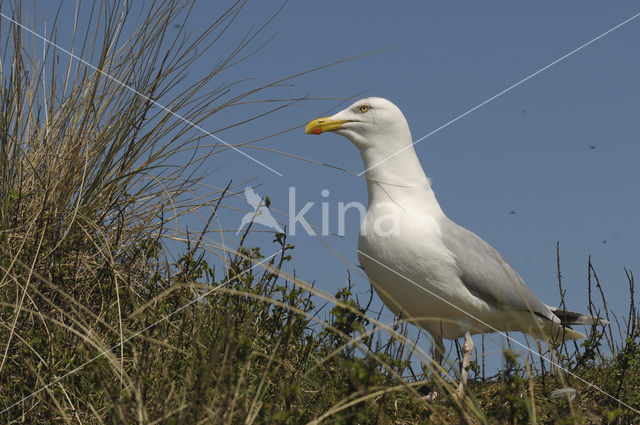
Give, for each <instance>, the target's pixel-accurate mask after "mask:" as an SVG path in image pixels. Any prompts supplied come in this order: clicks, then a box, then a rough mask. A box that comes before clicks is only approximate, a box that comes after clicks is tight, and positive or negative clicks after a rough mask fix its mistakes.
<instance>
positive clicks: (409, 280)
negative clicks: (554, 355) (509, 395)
mask: <svg viewBox="0 0 640 425" xmlns="http://www.w3.org/2000/svg"><path fill="white" fill-rule="evenodd" d="M357 251H358V254H362V255H364V256H365V257H367V258H368V259H370V260H372V261H375V262H376V263H378V264H379V265H381V266H382V267H384V268H385V269H387V270H389V271H390V272H392V273H395V274H396V275H398V276H400V277H401V278H403V279H404V280H406V281H407V282H410V283H411V284H413V285H414V286H416V287H417V288H418V289H421V290H423V291H425V292H427V293H428V294H429V295H432V296H434V297H436V298H438V299H439V300H440V301H442V302H444V303H446V304H449V305H450V306H451V307H453V308H455V309H456V310H458V311H460V312H462V313H463V314H465V315H467V316H469V317H470V318H471V319H473V320H475V321H477V322H478V323H481V324H483V325H484V326H486V327H488V328H489V329H491V330H492V331H493V332H495V333H497V334H499V335H501V336H503V337H505V338H507V339H508V340H510V341H512V342H514V343H516V344H518V345H519V346H521V347H522V348H524V349H526V350H528V351H530V352H531V353H532V354H535V355H536V356H538V357H539V358H541V359H542V360H544V361H546V362H548V363H550V364H552V365H554V366H555V367H557V368H559V369H562V370H563V371H564V372H566V373H567V374H569V375H571V376H572V377H574V378H576V379H577V380H579V381H580V382H582V383H584V384H586V385H588V386H590V387H591V388H593V389H594V390H597V391H599V392H601V393H602V394H604V395H606V396H607V397H609V398H611V399H613V400H615V401H617V402H618V403H620V404H622V405H623V406H625V407H627V408H629V409H631V410H633V411H634V412H636V413H638V414H640V410H638V409H635V408H633V407H631V406H629V405H628V404H627V403H625V402H624V401H622V400H620V399H618V398H616V397H615V396H613V395H611V394H609V393H608V392H606V391H604V390H603V389H602V388H600V387H598V386H597V385H594V384H592V383H591V382H589V381H587V380H585V379H583V378H581V377H579V376H578V375H576V374H574V373H573V372H571V371H569V370H568V369H566V368H564V367H562V366H561V365H560V364H558V363H556V362H554V361H553V360H550V359H548V358H547V357H545V356H543V355H542V354H540V353H537V352H535V351H533V350H532V349H531V348H529V347H527V346H526V345H524V344H523V343H521V342H520V341H516V340H515V339H513V338H512V337H510V336H509V335H507V334H506V333H504V332H502V331H499V330H498V329H496V328H495V327H494V326H491V325H490V324H488V323H486V322H484V321H482V320H480V319H478V318H477V317H475V316H474V315H473V314H471V313H469V312H467V311H466V310H464V309H462V308H460V307H458V306H457V305H455V304H454V303H452V302H451V301H449V300H447V299H445V298H443V297H441V296H440V295H438V294H436V293H434V292H432V291H430V290H429V289H427V288H425V287H423V286H421V285H419V284H417V283H416V282H414V281H413V280H411V279H409V278H408V277H406V276H404V275H403V274H401V273H399V272H397V271H395V270H393V269H392V268H391V267H389V266H387V265H386V264H383V263H381V262H380V261H378V260H376V259H375V258H373V257H371V256H369V255H367V254H365V253H364V252H362V251H360V250H359V249H358V250H357Z"/></svg>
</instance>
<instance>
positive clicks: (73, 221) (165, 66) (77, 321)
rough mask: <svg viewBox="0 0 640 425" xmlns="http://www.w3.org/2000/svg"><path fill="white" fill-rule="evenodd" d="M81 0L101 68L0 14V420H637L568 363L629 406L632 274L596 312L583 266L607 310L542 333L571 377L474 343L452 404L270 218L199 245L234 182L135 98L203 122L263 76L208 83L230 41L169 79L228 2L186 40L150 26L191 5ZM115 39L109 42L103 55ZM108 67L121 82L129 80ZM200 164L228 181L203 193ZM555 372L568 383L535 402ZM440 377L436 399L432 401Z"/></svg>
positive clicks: (80, 42)
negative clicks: (554, 340) (489, 361)
mask: <svg viewBox="0 0 640 425" xmlns="http://www.w3.org/2000/svg"><path fill="white" fill-rule="evenodd" d="M95 4H96V8H95V10H94V12H93V13H94V15H93V20H92V21H91V22H94V24H92V25H95V26H86V27H82V26H81V25H80V24H78V26H77V27H76V28H75V29H74V30H75V32H76V34H77V39H76V44H75V45H76V46H77V49H76V54H78V55H79V56H81V57H83V58H84V59H85V60H87V61H89V62H90V63H92V64H94V65H95V66H96V67H97V68H98V70H96V69H93V68H91V67H88V66H87V65H84V64H82V63H79V62H77V61H68V62H65V61H66V60H65V59H63V58H64V57H65V56H64V55H63V54H61V52H57V51H56V49H55V48H54V47H51V46H50V47H48V49H49V50H48V53H47V55H48V57H49V59H47V60H43V59H42V57H43V55H42V52H41V51H40V50H38V48H36V46H38V45H40V46H41V45H42V43H41V41H39V40H36V39H34V38H33V37H32V36H30V35H29V34H27V33H25V32H24V31H23V30H21V29H20V27H19V26H16V25H12V24H7V22H6V21H2V26H1V27H0V30H1V32H2V33H1V34H2V37H3V38H2V44H3V46H4V47H5V48H4V49H3V57H2V65H1V67H0V68H1V69H0V71H1V72H2V86H1V87H0V96H1V98H2V102H1V104H0V143H1V144H0V355H1V358H0V410H2V413H0V422H2V423H15V424H17V423H39V424H48V423H74V424H75V423H81V424H109V423H126V424H129V423H140V424H197V423H220V424H235V423H245V424H260V423H265V424H278V423H281V424H298V423H331V424H351V423H365V424H366V423H372V424H373V423H376V424H377V423H382V424H417V423H470V424H476V423H490V424H493V423H566V424H578V423H598V424H601V423H612V424H626V423H633V422H635V421H637V415H636V413H635V412H634V411H633V410H631V409H629V408H628V407H626V406H624V405H623V404H620V403H618V402H616V401H615V400H614V399H612V398H611V397H608V396H606V395H604V394H603V393H602V392H600V391H598V390H596V389H594V388H593V387H590V386H589V385H587V384H585V383H584V382H583V381H581V380H580V379H578V378H581V379H583V380H584V381H586V382H590V383H593V384H595V385H597V386H598V387H599V388H601V389H602V390H603V391H605V392H607V393H609V394H611V395H612V396H614V397H615V398H617V399H619V400H621V401H623V402H624V403H626V404H628V405H630V406H632V407H633V408H635V409H640V393H639V392H638V388H640V347H639V344H640V326H639V325H638V322H639V321H638V318H639V315H638V312H637V311H636V309H635V300H634V298H633V296H634V281H633V275H632V274H631V273H630V272H629V273H628V284H629V294H630V308H629V311H628V313H627V314H626V316H625V317H624V318H617V317H614V315H613V313H612V312H610V311H609V310H608V309H607V306H606V296H605V293H604V290H603V289H602V286H601V285H600V282H599V281H598V279H597V275H596V274H595V270H593V268H590V277H589V282H588V284H589V293H590V294H591V293H592V292H593V293H594V294H598V299H599V300H601V302H600V304H602V306H603V307H602V313H603V314H605V315H606V316H607V317H608V318H610V319H611V321H612V322H613V324H612V325H608V326H606V327H604V328H602V327H597V328H596V327H594V328H592V329H591V330H590V334H589V337H588V338H587V339H586V340H585V341H583V342H581V343H580V344H579V345H576V346H567V345H565V344H554V345H552V346H551V347H550V348H549V349H544V350H543V349H542V348H540V350H541V351H540V352H541V354H543V355H545V356H547V357H551V358H553V359H554V360H555V361H557V362H558V363H559V364H560V365H561V366H562V368H563V369H566V370H568V371H570V372H571V374H568V373H565V372H563V371H562V370H558V369H557V368H550V367H549V366H548V365H544V364H543V363H541V362H540V361H539V359H537V358H536V357H534V356H525V357H523V358H520V357H518V356H517V354H515V353H513V352H511V351H505V352H504V358H505V362H504V364H505V367H504V369H503V370H501V371H500V373H498V374H497V375H495V376H492V377H484V378H483V376H484V372H485V371H484V370H483V368H482V366H481V364H480V363H482V362H481V360H478V359H476V361H475V362H474V363H473V364H472V367H471V381H470V384H469V387H468V396H467V397H465V398H464V399H463V400H458V399H457V398H455V397H452V396H451V395H450V394H451V388H452V383H455V376H453V375H454V372H451V371H450V369H449V368H447V369H446V370H434V367H433V366H432V363H431V362H430V359H429V356H428V355H427V354H426V353H425V352H424V349H421V348H420V347H422V346H424V345H425V344H424V343H419V344H418V345H416V344H415V343H414V342H413V341H411V340H410V339H408V338H407V335H408V326H409V325H407V324H406V323H404V322H400V321H397V320H396V321H395V322H394V323H393V324H392V325H390V326H388V325H385V324H383V323H381V321H380V320H379V316H378V314H377V312H374V311H371V310H370V309H369V307H368V305H369V303H368V301H366V300H365V301H363V300H359V299H357V298H356V297H354V295H353V293H352V290H353V287H352V285H351V282H350V279H349V277H348V276H345V279H346V283H345V285H344V288H343V289H342V290H340V291H339V292H338V293H336V294H327V293H325V292H324V291H322V289H321V288H317V287H315V286H314V285H312V284H309V283H307V282H303V281H300V280H299V279H297V278H296V277H295V276H292V275H290V274H288V273H286V272H285V271H284V269H285V268H288V269H291V268H293V269H295V260H294V258H293V257H292V254H293V250H294V248H293V247H292V246H291V245H290V244H289V242H288V241H287V240H286V237H285V236H284V235H282V234H275V235H274V237H273V243H272V245H271V246H262V247H253V246H251V245H252V244H251V242H250V241H251V240H252V239H251V237H252V232H251V230H250V229H248V230H247V232H246V233H245V234H244V235H243V237H242V239H241V243H240V244H239V245H238V246H225V247H222V246H219V245H218V244H216V243H215V242H214V241H212V240H210V239H209V237H208V235H210V234H213V235H216V234H217V233H218V232H220V231H221V229H222V227H221V225H220V224H219V223H218V219H219V216H218V214H217V213H218V209H219V208H221V207H224V205H225V202H226V200H227V198H228V197H229V196H231V195H232V194H233V193H234V191H235V190H237V189H238V188H239V187H242V184H236V185H233V186H231V185H230V184H227V183H226V181H227V178H225V176H223V175H215V176H213V177H212V176H206V175H205V173H204V172H202V171H201V167H202V164H203V163H204V162H205V161H208V160H215V155H216V154H217V153H218V152H220V150H219V149H218V150H216V149H213V150H204V149H203V148H201V147H198V143H199V138H200V137H201V135H199V134H194V132H192V131H189V128H190V127H189V126H188V125H186V124H185V123H184V122H183V121H181V120H179V119H177V118H176V117H175V116H174V115H172V114H171V113H169V112H167V111H166V110H162V109H160V108H157V107H154V105H153V102H151V101H150V99H153V100H154V101H157V102H159V103H161V104H163V105H165V106H167V107H168V108H170V109H172V110H173V111H175V112H176V113H178V114H180V115H181V116H183V117H185V118H187V119H188V120H190V121H191V122H194V123H200V122H202V121H203V120H204V119H206V118H207V117H209V116H211V115H212V114H215V113H216V112H217V111H219V110H221V109H223V108H225V107H228V106H231V105H239V104H241V103H244V102H247V101H249V100H250V99H253V98H251V97H250V96H254V95H256V94H257V93H261V91H262V90H264V89H267V88H271V87H273V86H272V85H267V86H263V87H253V88H249V89H247V90H244V91H241V90H239V89H238V92H233V90H235V86H234V85H233V84H231V85H224V86H218V85H217V80H216V77H217V75H218V73H219V72H221V71H222V70H223V69H224V68H225V67H227V66H228V65H230V64H231V63H233V62H234V60H236V59H239V58H240V57H242V54H241V52H242V51H243V50H244V49H245V48H247V46H249V44H246V43H244V42H240V43H239V44H238V46H239V49H238V50H233V52H232V53H231V54H230V56H229V57H227V58H224V60H222V61H221V62H220V67H219V68H216V69H214V70H212V71H211V73H210V74H208V75H206V76H204V77H202V79H201V80H199V81H196V82H195V83H190V84H187V83H186V82H185V81H183V79H184V78H185V74H184V72H185V70H187V69H188V68H189V67H191V66H197V63H198V62H197V61H198V58H199V57H201V55H203V54H205V52H207V49H206V46H210V45H212V44H211V43H215V42H216V40H219V39H218V36H219V35H221V34H223V33H224V32H225V31H226V28H227V27H226V25H227V24H229V25H231V24H233V23H234V22H235V21H234V17H235V16H236V14H237V13H241V12H242V8H243V7H244V3H237V4H235V5H233V6H232V7H231V8H230V9H229V10H226V11H221V12H220V14H219V19H218V20H215V19H212V20H211V21H212V22H213V24H212V26H211V27H210V28H208V29H205V31H204V32H203V34H202V37H201V38H198V40H200V41H199V42H198V43H195V44H191V43H182V44H181V43H177V44H173V40H167V39H165V38H164V37H165V36H166V33H167V31H166V30H167V28H169V27H171V26H172V25H173V24H175V23H176V22H179V23H180V24H181V26H182V28H184V27H185V26H186V25H187V24H186V22H184V21H180V20H181V19H184V18H185V17H187V16H188V13H189V11H190V5H191V2H189V1H186V2H181V1H170V2H157V3H154V4H152V5H151V6H150V7H149V9H143V10H144V12H145V13H143V14H142V15H140V16H141V18H140V17H137V18H136V19H141V21H139V25H137V32H136V33H134V34H132V35H131V36H130V37H125V36H124V35H123V34H121V33H119V29H118V22H120V19H121V16H124V17H125V18H126V19H131V17H130V16H129V15H128V14H127V13H126V10H125V8H124V4H120V3H116V4H115V6H114V8H113V9H110V10H105V9H101V8H100V5H101V2H97V3H95ZM14 10H15V13H14V17H15V19H16V20H17V21H18V22H22V17H21V14H20V11H19V8H16V7H15V5H14ZM120 13H124V15H121V14H120ZM128 13H132V12H131V11H129V12H128ZM126 19H125V21H126ZM98 34H99V36H98ZM196 37H197V36H196ZM249 38H251V37H249ZM114 40H118V42H117V43H116V45H118V46H122V48H119V49H118V50H113V47H111V46H112V43H111V42H112V41H114ZM167 51H168V52H169V53H167ZM36 52H37V53H36ZM58 55H59V56H60V58H61V59H60V60H59V61H58V60H57V59H56V60H55V61H54V60H52V59H51V58H54V57H57V56H58ZM104 73H108V74H109V75H111V76H113V77H115V78H117V79H118V80H120V81H128V82H134V83H135V84H134V85H135V87H136V90H138V91H139V92H141V93H144V95H145V97H140V96H139V95H136V94H134V93H132V92H131V91H129V90H128V89H126V88H123V87H122V86H120V85H118V84H116V83H115V82H114V81H113V80H111V79H109V78H107V77H106V76H105V74H104ZM179 84H180V87H182V89H181V90H180V92H176V91H175V90H173V89H174V88H175V87H176V86H177V85H179ZM211 87H213V88H211ZM228 89H232V91H231V92H228ZM225 96H226V97H225ZM252 101H253V100H252ZM268 111H269V110H268V109H266V110H265V111H263V112H259V113H257V114H256V115H255V116H259V115H261V114H262V113H268ZM247 119H248V120H250V119H252V116H248V117H247ZM242 121H244V120H242ZM238 125H239V124H238ZM185 152H187V153H188V154H189V155H188V157H189V158H191V159H190V160H188V161H185V160H184V158H185V156H184V153H185ZM204 177H208V178H215V179H217V181H219V182H221V184H220V187H224V189H221V190H214V191H213V192H210V193H202V191H203V190H204V188H205V186H204V185H202V184H201V183H202V179H203V178H204ZM203 208H208V211H209V212H208V215H210V218H209V217H208V218H209V220H208V221H207V223H208V224H207V225H206V226H205V227H204V228H203V229H201V232H200V233H196V234H193V233H187V232H181V231H180V229H179V226H178V228H176V227H177V226H176V221H177V220H179V219H182V218H183V217H186V216H187V215H188V214H194V213H197V212H201V211H203ZM176 241H177V242H178V246H179V247H181V248H179V249H178V250H179V251H180V254H179V255H177V256H176V248H175V244H174V243H175V242H176ZM170 247H173V248H171V249H169V248H170ZM263 251H264V252H276V253H277V254H276V255H274V256H272V257H266V258H265V257H264V256H263V254H262V252H263ZM208 261H209V262H211V263H214V262H215V264H219V265H218V266H217V267H213V266H212V265H210V264H209V263H208ZM285 265H287V266H286V267H285ZM372 296H374V295H373V294H372ZM586 308H588V309H590V310H594V309H595V304H592V303H590V305H589V306H586ZM609 316H611V317H609ZM533 349H534V351H538V349H539V348H538V347H533ZM483 355H484V353H482V352H480V353H479V355H478V358H479V359H481V358H482V356H483ZM416 364H422V365H423V366H422V369H423V370H419V371H416V370H415V368H416ZM454 365H455V362H454ZM452 369H453V370H455V367H453V368H452ZM440 372H445V373H440ZM567 386H568V387H573V388H575V389H576V390H577V395H576V398H575V399H573V400H567V399H563V398H553V397H552V392H553V391H554V390H556V389H558V388H562V387H567ZM435 387H439V388H441V392H442V395H441V397H439V398H437V399H436V400H435V401H432V402H427V401H426V400H425V399H424V395H425V394H427V393H428V392H429V391H430V390H431V389H433V388H435Z"/></svg>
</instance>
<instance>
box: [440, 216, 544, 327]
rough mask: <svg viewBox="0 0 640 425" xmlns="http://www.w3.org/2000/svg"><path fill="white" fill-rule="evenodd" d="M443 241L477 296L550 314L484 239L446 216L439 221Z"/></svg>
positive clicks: (497, 304) (507, 306)
mask: <svg viewBox="0 0 640 425" xmlns="http://www.w3.org/2000/svg"><path fill="white" fill-rule="evenodd" d="M440 226H441V229H442V242H443V243H444V245H445V246H446V247H447V249H448V250H449V251H451V252H452V253H453V254H454V255H455V256H456V263H457V265H458V267H459V269H460V273H461V279H462V283H463V284H464V285H465V286H466V287H467V289H469V291H470V292H471V293H472V294H473V295H475V296H476V297H478V298H480V299H482V300H484V301H485V302H487V303H488V304H491V305H493V306H495V307H497V308H500V309H512V310H522V311H531V310H533V312H534V313H536V314H538V315H540V316H542V317H545V318H547V319H551V318H552V317H553V313H552V312H551V311H550V310H549V308H548V307H547V306H546V305H545V304H544V303H543V302H542V301H540V299H539V298H538V297H536V296H535V294H534V293H533V292H531V290H530V289H529V288H528V287H527V285H526V284H525V283H524V281H523V280H522V278H521V277H520V276H519V275H518V273H516V271H515V270H513V269H512V268H511V266H510V265H509V263H507V261H506V260H505V259H504V258H502V256H501V255H500V254H499V253H498V251H496V250H495V249H493V248H492V247H491V245H489V244H488V243H487V242H485V241H484V240H482V239H481V238H480V237H478V236H477V235H476V234H475V233H472V232H470V231H469V230H467V229H465V228H464V227H462V226H459V225H457V224H456V223H454V222H453V221H451V220H449V219H448V218H446V217H445V218H444V219H442V221H440Z"/></svg>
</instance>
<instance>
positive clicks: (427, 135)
mask: <svg viewBox="0 0 640 425" xmlns="http://www.w3.org/2000/svg"><path fill="white" fill-rule="evenodd" d="M638 16H640V12H639V13H636V14H635V15H633V16H632V17H630V18H629V19H627V20H625V21H623V22H621V23H619V24H618V25H616V26H615V27H612V28H610V29H608V30H607V31H605V32H603V33H602V34H600V35H599V36H597V37H595V38H593V39H591V40H589V41H587V42H586V43H584V44H583V45H581V46H580V47H577V48H575V49H573V50H572V51H570V52H569V53H567V54H566V55H564V56H561V57H559V58H558V59H556V60H554V61H553V62H551V63H550V64H549V65H547V66H544V67H542V68H540V69H539V70H537V71H536V72H534V73H533V74H530V75H529V76H527V77H525V78H523V79H522V80H520V81H518V82H517V83H515V84H512V85H510V86H509V87H507V88H506V89H504V90H502V91H501V92H500V93H498V94H496V95H494V96H491V97H490V98H488V99H487V100H485V101H484V102H482V103H479V104H478V105H476V106H474V107H473V108H471V109H469V110H468V111H467V112H465V113H463V114H461V115H458V116H457V117H456V118H454V119H452V120H451V121H449V122H447V123H445V124H443V125H441V126H440V127H438V128H436V129H435V130H433V131H431V132H430V133H427V134H425V135H424V136H422V137H421V138H419V139H418V140H416V141H415V142H413V143H412V144H410V145H408V146H405V147H404V148H402V149H400V150H398V151H396V152H395V153H393V154H391V155H389V156H388V157H386V158H385V159H383V160H381V161H379V162H377V163H375V164H373V165H372V166H371V167H369V168H367V169H366V170H364V171H362V172H360V173H358V176H362V175H363V174H364V173H366V172H367V171H369V170H371V169H373V168H375V167H377V166H378V165H380V164H382V163H384V162H385V161H387V160H389V159H391V158H393V157H394V156H396V155H398V154H399V153H400V152H403V151H404V150H406V149H409V148H410V147H411V146H413V145H415V144H416V143H419V142H421V141H423V140H424V139H426V138H427V137H430V136H432V135H434V134H436V133H437V132H439V131H440V130H442V129H443V128H446V127H448V126H449V125H451V124H453V123H454V122H456V121H458V120H459V119H461V118H464V117H466V116H467V115H469V114H470V113H472V112H473V111H475V110H476V109H479V108H481V107H483V106H484V105H486V104H487V103H489V102H491V101H492V100H494V99H496V98H498V97H500V96H502V95H503V94H505V93H507V92H508V91H510V90H511V89H514V88H516V87H518V86H519V85H521V84H522V83H524V82H526V81H528V80H530V79H531V78H533V77H535V76H536V75H538V74H540V73H542V72H544V71H546V70H547V69H549V68H551V67H552V66H553V65H555V64H557V63H558V62H561V61H563V60H565V59H566V58H568V57H569V56H571V55H573V54H574V53H577V52H579V51H580V50H582V49H584V48H585V47H587V46H589V45H590V44H592V43H595V42H596V41H598V40H600V39H601V38H602V37H604V36H605V35H607V34H609V33H611V32H613V31H615V30H617V29H618V28H620V27H621V26H623V25H625V24H627V23H629V22H631V21H633V20H634V19H636V18H637V17H638Z"/></svg>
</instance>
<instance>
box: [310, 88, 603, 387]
mask: <svg viewBox="0 0 640 425" xmlns="http://www.w3.org/2000/svg"><path fill="white" fill-rule="evenodd" d="M327 131H330V132H333V133H336V134H339V135H341V136H344V137H346V138H347V139H349V140H350V141H351V142H352V143H353V144H354V145H355V146H356V147H357V148H358V149H359V150H360V155H361V156H362V160H363V162H364V167H365V170H366V171H365V176H366V179H367V192H368V198H369V203H368V207H367V213H366V216H365V219H364V221H363V223H362V227H361V229H360V237H359V240H358V260H359V262H360V265H361V266H362V268H363V269H364V271H365V273H366V274H367V276H368V278H369V280H370V281H371V283H372V284H373V286H374V288H375V289H376V292H377V293H378V295H379V296H380V298H381V299H382V301H383V302H384V304H385V305H386V306H387V307H388V308H389V309H390V310H391V311H392V312H393V313H394V314H396V315H398V316H400V317H401V318H403V319H405V320H407V321H409V322H411V323H413V324H415V325H418V326H420V327H422V328H424V329H425V330H427V331H428V332H429V333H430V334H431V335H432V336H433V338H434V341H435V343H436V348H435V349H434V358H435V359H436V361H437V362H438V363H440V362H441V361H442V358H443V355H444V352H443V350H444V346H443V341H442V339H443V338H446V339H456V338H460V337H463V336H464V338H465V343H464V344H463V347H462V348H463V364H462V366H463V367H462V372H461V382H460V386H459V388H458V392H459V394H461V393H462V391H463V388H464V384H465V383H466V380H467V372H466V369H467V367H468V365H469V362H470V359H471V351H472V350H473V340H472V339H471V334H477V333H487V332H496V331H521V332H524V333H526V334H529V335H531V336H533V337H534V338H537V339H544V340H547V341H549V340H551V339H556V338H558V337H562V338H565V339H580V338H583V337H584V334H582V333H580V332H577V331H575V330H573V329H571V328H570V327H569V326H568V325H574V324H581V325H589V324H603V323H604V322H605V321H604V320H602V319H599V318H594V317H591V316H587V315H584V314H580V313H576V312H572V311H568V310H564V309H559V308H555V307H551V306H548V305H546V304H544V303H543V302H542V301H541V300H540V299H539V298H538V297H537V296H535V295H534V294H533V292H532V291H531V290H530V289H529V288H528V287H527V286H526V284H525V283H524V281H523V280H522V278H521V277H520V276H519V275H518V273H516V271H515V270H513V268H511V266H510V265H509V264H508V263H507V262H506V260H505V259H504V258H503V257H502V256H501V255H500V254H499V253H498V252H497V251H496V250H495V249H493V248H492V247H491V246H490V245H489V244H488V243H487V242H485V241H484V240H482V239H481V238H480V237H478V236H477V235H475V234H474V233H472V232H470V231H469V230H467V229H465V228H464V227H461V226H459V225H458V224H456V223H454V222H453V221H451V220H450V219H449V218H447V216H446V215H445V214H444V212H443V211H442V209H441V208H440V205H439V204H438V201H437V200H436V197H435V194H434V192H433V189H432V187H431V181H430V180H429V178H428V177H427V176H426V175H425V173H424V171H423V169H422V166H421V165H420V161H419V159H418V157H417V155H416V153H415V150H414V148H413V143H412V139H411V133H410V131H409V125H408V124H407V121H406V119H405V118H404V115H403V114H402V112H401V111H400V109H399V108H398V107H397V106H396V105H394V104H393V103H391V102H390V101H388V100H386V99H382V98H378V97H370V98H367V99H363V100H359V101H357V102H355V103H354V104H353V105H351V106H349V107H348V108H346V109H344V110H342V111H340V112H338V113H337V114H335V115H333V116H330V117H326V118H318V119H315V120H313V121H311V122H309V124H308V125H307V126H306V128H305V133H307V134H321V133H324V132H327Z"/></svg>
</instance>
